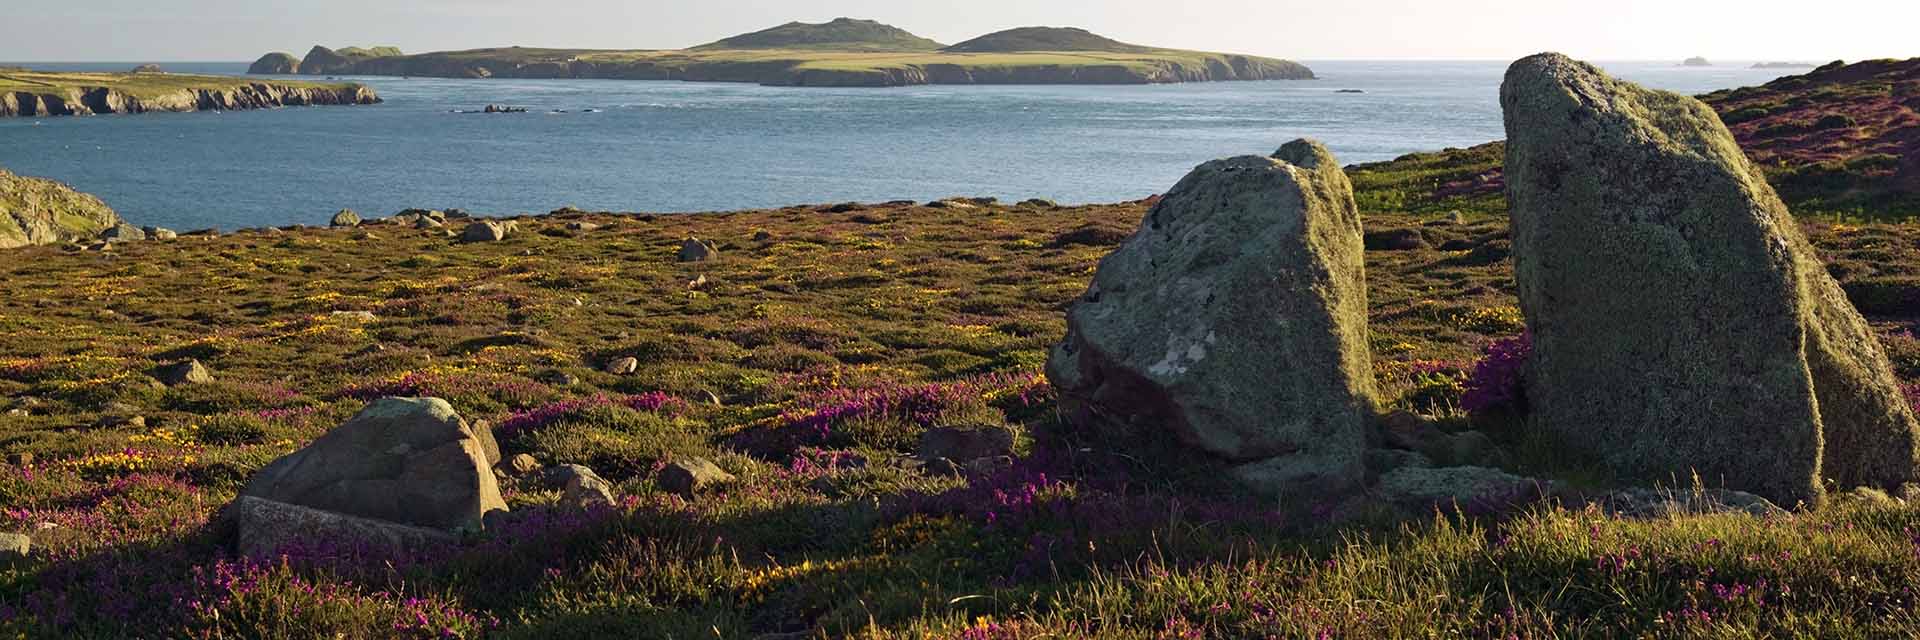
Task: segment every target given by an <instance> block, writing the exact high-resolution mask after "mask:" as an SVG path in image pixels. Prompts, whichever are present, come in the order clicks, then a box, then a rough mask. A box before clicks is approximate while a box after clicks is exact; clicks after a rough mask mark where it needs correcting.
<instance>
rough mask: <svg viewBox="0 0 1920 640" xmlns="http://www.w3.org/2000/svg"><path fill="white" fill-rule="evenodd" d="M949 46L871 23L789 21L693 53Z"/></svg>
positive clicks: (917, 48) (901, 49)
mask: <svg viewBox="0 0 1920 640" xmlns="http://www.w3.org/2000/svg"><path fill="white" fill-rule="evenodd" d="M944 46H946V45H943V44H940V43H938V42H934V41H932V40H928V39H926V38H922V37H920V36H917V35H914V34H913V33H912V32H909V31H907V30H905V29H901V28H899V27H895V26H892V25H887V24H881V23H879V22H875V21H872V20H856V19H853V18H836V19H834V20H833V21H831V22H825V23H820V24H809V23H805V22H789V23H786V24H783V25H780V26H777V27H773V28H770V29H763V30H760V31H755V32H753V33H745V34H741V35H737V36H733V37H731V38H724V39H721V40H718V41H715V42H710V43H707V44H703V45H700V46H697V47H693V48H692V49H691V50H693V51H703V50H715V49H734V50H737V49H799V50H828V51H936V50H939V49H940V48H941V47H944Z"/></svg>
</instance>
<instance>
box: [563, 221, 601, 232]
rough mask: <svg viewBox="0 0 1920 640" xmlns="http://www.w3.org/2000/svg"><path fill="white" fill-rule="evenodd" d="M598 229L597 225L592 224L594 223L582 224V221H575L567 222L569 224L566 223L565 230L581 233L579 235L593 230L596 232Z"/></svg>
mask: <svg viewBox="0 0 1920 640" xmlns="http://www.w3.org/2000/svg"><path fill="white" fill-rule="evenodd" d="M599 228H600V225H597V224H594V223H591V222H582V221H577V220H576V221H574V222H569V223H567V230H568V231H578V232H581V233H585V232H588V231H595V230H598V229H599Z"/></svg>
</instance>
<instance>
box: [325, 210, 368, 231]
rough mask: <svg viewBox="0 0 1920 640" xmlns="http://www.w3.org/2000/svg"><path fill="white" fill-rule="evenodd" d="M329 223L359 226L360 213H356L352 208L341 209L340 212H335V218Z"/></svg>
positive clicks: (338, 225)
mask: <svg viewBox="0 0 1920 640" xmlns="http://www.w3.org/2000/svg"><path fill="white" fill-rule="evenodd" d="M328 224H329V225H332V226H335V227H358V226H360V214H358V213H354V212H353V210H352V209H341V210H340V212H339V213H336V214H333V220H332V221H330V222H328Z"/></svg>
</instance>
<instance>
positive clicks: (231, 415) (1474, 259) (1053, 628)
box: [0, 165, 1920, 639]
mask: <svg viewBox="0 0 1920 640" xmlns="http://www.w3.org/2000/svg"><path fill="white" fill-rule="evenodd" d="M1422 166H1423V167H1425V165H1422ZM1431 171H1437V170H1436V169H1432V168H1431V167H1426V168H1420V169H1418V170H1414V169H1409V170H1408V173H1407V175H1409V176H1415V175H1418V176H1426V177H1432V176H1433V175H1439V174H1430V172H1431ZM1419 179H1420V180H1424V179H1426V178H1425V177H1423V178H1419ZM1362 182H1363V183H1364V180H1363V181H1362ZM1373 188H1380V187H1369V189H1373ZM1381 198H1383V196H1380V195H1378V194H1363V195H1362V201H1363V202H1379V201H1382V200H1381ZM1367 209H1368V210H1367V212H1366V221H1365V222H1366V224H1367V226H1368V228H1369V230H1370V231H1374V232H1387V231H1397V232H1402V235H1404V234H1405V233H1406V232H1411V233H1412V234H1413V235H1414V236H1416V237H1417V242H1402V243H1400V244H1399V245H1398V246H1401V247H1404V249H1403V250H1392V251H1388V250H1372V251H1369V252H1368V254H1367V258H1368V265H1367V266H1368V278H1369V287H1370V297H1371V303H1372V304H1371V307H1372V309H1371V322H1372V327H1373V336H1372V345H1373V348H1374V353H1375V360H1376V367H1377V375H1378V377H1379V379H1380V381H1381V382H1382V384H1383V387H1384V388H1385V389H1386V390H1387V393H1388V394H1389V395H1390V396H1391V397H1392V398H1394V400H1393V405H1394V407H1396V408H1411V409H1419V410H1422V411H1426V412H1428V413H1434V414H1439V415H1442V416H1449V417H1451V419H1453V420H1455V421H1456V422H1462V423H1464V422H1467V421H1468V420H1470V419H1469V418H1468V417H1466V416H1465V415H1463V414H1461V413H1460V412H1458V410H1457V409H1455V407H1457V406H1458V402H1459V393H1460V388H1459V387H1460V384H1461V381H1462V380H1463V379H1464V376H1465V375H1466V371H1467V370H1468V369H1469V368H1471V367H1472V365H1473V362H1474V360H1475V359H1476V358H1477V357H1478V354H1479V352H1480V350H1481V349H1483V348H1484V347H1485V346H1486V345H1487V344H1488V343H1490V342H1491V341H1493V340H1496V339H1500V338H1503V337H1507V336H1511V335H1513V334H1516V333H1518V332H1519V331H1520V330H1521V327H1520V322H1519V318H1518V312H1517V310H1516V309H1514V306H1515V304H1516V303H1515V298H1514V295H1513V292H1512V274H1511V266H1510V262H1509V261H1508V260H1507V258H1506V255H1505V254H1506V252H1505V249H1504V247H1503V244H1504V243H1505V242H1506V239H1505V224H1504V222H1503V221H1502V220H1500V219H1499V218H1498V217H1495V216H1491V215H1483V213H1484V212H1468V213H1465V214H1463V215H1462V216H1459V217H1458V219H1456V217H1455V216H1452V215H1444V214H1443V215H1409V214H1404V213H1397V212H1390V211H1386V210H1380V209H1375V208H1372V207H1368V208H1367ZM1144 214H1145V205H1143V204H1139V203H1134V204H1123V205H1110V206H1087V207H1072V208H1064V209H1051V208H1033V207H999V206H995V207H985V208H975V209H954V208H948V209H931V208H923V207H881V206H875V207H865V208H856V209H855V210H852V211H842V212H839V213H829V212H827V211H826V210H825V209H824V208H812V207H797V208H790V209H782V210H771V211H752V212H737V213H718V214H705V215H674V216H643V215H610V214H585V213H562V214H556V215H553V216H546V217H539V218H525V219H522V220H521V221H520V222H519V231H518V232H516V233H515V234H513V235H511V236H509V237H508V238H507V239H506V240H505V241H502V242H498V243H483V244H455V243H453V242H452V241H450V240H449V239H448V238H447V237H446V236H445V235H444V234H442V233H439V232H436V231H425V230H415V229H413V228H411V227H401V226H395V225H379V226H369V227H366V228H362V229H305V230H294V231H287V232H284V233H277V232H276V233H267V232H260V231H250V232H242V233H234V234H228V235H224V236H220V237H197V236H187V237H182V238H180V239H178V240H174V241H167V242H139V243H128V244H124V245H121V246H119V247H118V248H116V249H115V250H113V251H112V252H107V253H101V252H78V251H68V250H64V249H60V248H53V247H35V248H28V249H23V250H19V251H14V252H10V253H8V254H7V255H6V258H7V260H6V261H4V262H0V398H3V399H0V409H13V408H19V409H23V410H24V412H25V413H26V414H27V415H9V414H0V453H3V454H4V455H5V456H6V459H7V460H8V461H9V462H8V463H7V464H5V465H3V466H0V531H35V540H36V543H37V544H39V545H41V546H43V547H45V548H46V549H47V550H48V551H49V553H48V554H47V555H43V556H37V557H35V558H34V559H33V560H30V561H28V562H27V563H25V564H23V565H20V566H17V567H14V568H0V613H3V615H0V634H5V635H8V636H14V635H22V636H26V637H130V636H132V637H198V638H308V637H394V636H398V637H420V638H427V637H434V638H442V637H467V638H473V637H506V638H520V637H525V638H551V637H673V638H695V637H700V638H715V637H718V638H752V637H757V636H761V635H762V634H774V633H791V634H795V635H794V636H792V637H848V636H856V635H857V636H862V637H875V638H968V639H994V638H1007V639H1026V638H1036V637H1106V638H1192V637H1254V638H1259V637H1274V638H1297V637H1340V638H1401V637H1429V636H1438V637H1450V636H1466V637H1503V638H1504V637H1522V638H1548V637H1594V636H1601V637H1606V636H1616V637H1642V636H1659V637H1729V636H1732V637H1768V636H1773V637H1779V636H1805V637H1841V638H1844V637H1857V638H1875V637H1903V636H1911V635H1913V634H1915V633H1920V620H1916V618H1915V615H1914V601H1913V598H1914V594H1913V593H1912V591H1911V589H1912V585H1913V584H1916V582H1917V581H1920V535H1916V531H1917V530H1920V508H1915V507H1910V506H1904V505H1902V504H1899V503H1896V502H1894V501H1892V500H1888V499H1881V498H1880V497H1878V496H1860V497H1852V498H1847V499H1843V500H1841V501H1839V504H1838V505H1837V506H1835V507H1833V508H1830V509H1827V510H1824V511H1821V512H1818V513H1811V514H1797V515H1793V516H1785V517H1772V518H1767V519H1756V518H1753V517H1750V516H1733V515H1718V516H1692V517H1675V518H1661V519H1654V520H1648V521H1626V520H1618V519H1613V518H1609V517H1606V516H1602V515H1599V514H1596V513H1590V512H1582V511H1568V510H1563V509H1557V508H1554V507H1551V506H1542V507H1539V508H1536V509H1533V510H1530V511H1529V512H1527V513H1525V514H1522V515H1519V516H1517V517H1512V518H1506V519H1500V518H1490V517H1484V516H1473V515H1466V514H1458V513H1448V514H1436V515H1435V516H1434V517H1433V518H1432V519H1430V520H1422V521H1418V522H1413V523H1409V524H1404V525H1399V524H1379V525H1372V526H1360V527H1357V528H1351V529H1346V530H1343V531H1327V530H1321V529H1317V528H1316V527H1314V526H1313V523H1311V522H1292V521H1283V520H1280V519H1279V518H1278V517H1277V516H1275V515H1274V514H1273V512H1272V511H1271V509H1270V508H1269V507H1270V505H1264V504H1262V503H1261V502H1260V501H1257V500H1253V499H1249V498H1247V497H1246V496H1243V495H1238V494H1236V493H1234V492H1233V491H1232V490H1230V489H1227V488H1223V487H1219V486H1216V485H1214V484H1212V483H1211V481H1210V479H1209V478H1208V477H1204V476H1205V474H1204V473H1202V472H1198V471H1195V472H1188V473H1183V472H1180V471H1178V470H1168V469H1166V468H1164V467H1163V466H1162V465H1150V464H1146V463H1144V462H1143V461H1141V460H1139V459H1138V458H1135V457H1130V456H1129V455H1128V454H1126V453H1124V452H1122V451H1119V450H1118V448H1117V446H1116V443H1112V442H1102V441H1097V440H1088V439H1085V438H1083V437H1080V436H1078V435H1077V434H1075V433H1074V432H1073V431H1071V430H1069V429H1066V428H1064V427H1062V426H1061V425H1060V424H1058V422H1057V421H1056V419H1055V417H1054V415H1053V401H1052V398H1051V395H1050V392H1049V391H1048V389H1047V387H1046V385H1045V383H1044V381H1043V380H1042V379H1041V378H1040V377H1039V376H1038V375H1037V373H1038V370H1039V368H1040V366H1041V364H1042V362H1043V361H1044V359H1045V357H1046V352H1047V349H1048V347H1049V345H1051V344H1052V343H1054V342H1055V341H1057V340H1059V339H1060V338H1061V337H1062V334H1063V332H1064V327H1063V323H1062V320H1061V317H1062V310H1063V307H1064V305H1066V304H1067V303H1068V302H1069V301H1071V300H1072V299H1074V298H1075V297H1077V296H1078V295H1080V294H1081V293H1082V290H1083V288H1084V287H1085V285H1086V283H1087V281H1088V280H1089V278H1090V276H1091V274H1092V271H1093V269H1094V268H1095V266H1096V265H1097V263H1098V261H1099V259H1100V258H1101V257H1102V256H1104V255H1105V254H1107V253H1108V252H1110V251H1111V250H1113V248H1114V247H1115V246H1117V245H1118V243H1119V242H1120V240H1122V239H1123V238H1125V237H1126V235H1127V234H1128V233H1130V232H1131V231H1132V229H1133V228H1134V227H1135V226H1136V225H1137V224H1138V222H1139V220H1140V219H1141V217H1142V216H1143V215H1144ZM569 222H590V223H595V224H599V225H603V226H601V227H600V228H597V229H594V230H590V231H579V230H571V229H568V228H567V226H566V225H567V223H569ZM1808 228H1809V231H1810V233H1811V235H1812V237H1813V239H1814V241H1815V242H1816V244H1818V245H1819V247H1820V248H1821V250H1822V252H1823V255H1824V256H1825V257H1826V258H1827V259H1828V260H1829V262H1830V263H1831V264H1834V265H1836V268H1844V269H1847V270H1851V271H1852V272H1853V275H1851V276H1849V277H1848V280H1849V281H1850V282H1857V281H1859V279H1862V278H1878V279H1880V280H1883V281H1885V282H1887V283H1889V284H1887V285H1886V289H1885V291H1884V292H1883V294H1884V295H1885V296H1886V298H1885V300H1884V301H1883V302H1882V303H1881V306H1867V305H1863V306H1864V307H1866V308H1867V309H1868V311H1869V312H1870V313H1875V314H1876V315H1877V317H1879V318H1880V319H1881V323H1880V324H1881V326H1882V327H1883V328H1884V329H1885V341H1886V344H1887V346H1888V348H1889V350H1890V351H1892V352H1893V353H1894V355H1895V361H1896V364H1897V366H1899V367H1900V368H1901V370H1900V374H1901V375H1902V376H1903V379H1906V380H1908V381H1913V380H1915V379H1916V376H1920V341H1916V340H1915V339H1914V338H1913V337H1912V336H1911V334H1907V333H1903V332H1902V331H1901V330H1900V329H1901V327H1903V326H1904V321H1903V320H1900V319H1901V318H1907V317H1913V316H1916V315H1920V306H1916V307H1912V308H1908V307H1903V306H1901V304H1900V303H1901V301H1903V300H1908V299H1909V298H1906V297H1904V296H1905V295H1906V294H1907V293H1908V292H1910V291H1913V290H1915V288H1914V287H1915V286H1914V285H1911V284H1903V283H1910V282H1914V281H1917V280H1920V273H1916V272H1915V268H1913V267H1910V266H1908V265H1915V264H1920V255H1915V254H1916V253H1920V249H1916V248H1915V247H1920V242H1917V241H1920V226H1908V225H1858V226H1848V225H1832V224H1828V223H1812V224H1809V225H1808ZM689 236H697V237H699V238H702V239H705V240H708V241H711V242H714V243H716V244H717V245H718V246H719V248H720V253H719V257H718V258H717V259H715V260H712V261H709V262H701V263H681V262H676V261H675V257H674V256H675V253H676V251H677V250H678V248H679V243H680V241H681V240H682V239H684V238H686V237H689ZM1840 265H1847V266H1844V267H1842V266H1840ZM1903 278H1905V279H1906V280H1902V279H1903ZM1852 290H1853V289H1850V291H1852ZM1912 299H1915V300H1920V297H1915V298H1912ZM362 312H364V313H362ZM625 356H631V357H635V358H638V359H639V360H640V363H641V364H640V368H639V371H638V372H637V373H635V374H633V375H625V376H617V375H612V374H608V373H604V372H602V371H601V367H602V365H603V364H604V363H606V362H607V361H609V360H611V359H613V358H618V357H625ZM185 358H195V359H198V360H200V361H202V362H203V363H206V365H207V366H208V367H209V368H210V369H211V370H212V372H213V375H214V377H215V380H214V381H213V382H211V383H207V384H201V385H186V386H179V387H172V388H165V387H161V386H157V385H156V383H155V381H154V380H153V379H152V377H151V373H152V370H153V368H154V367H155V366H157V365H160V364H164V363H169V362H174V361H178V360H181V359H185ZM384 395H432V396H438V397H442V398H446V399H447V400H449V401H450V402H451V403H452V404H453V406H454V407H455V408H456V409H457V410H459V411H460V412H461V413H462V414H463V415H465V416H466V417H467V418H469V419H487V420H490V421H492V422H493V423H494V424H495V425H496V427H495V432H496V434H497V436H498V437H499V439H500V442H501V446H502V448H503V449H504V450H505V453H506V455H509V456H511V455H513V454H516V453H530V454H533V455H535V456H538V457H539V458H541V459H542V460H543V461H546V462H549V463H560V462H578V463H583V464H588V465H590V466H592V467H593V468H594V469H596V470H598V471H599V472H600V473H601V474H602V475H604V476H606V477H607V478H608V479H610V480H612V481H615V482H617V483H618V484H620V486H621V489H622V491H623V492H624V493H625V494H626V496H627V498H626V499H625V500H624V501H623V502H622V504H621V505H620V506H618V507H615V508H608V509H597V510H590V511H579V510H574V509H570V508H564V507H560V506H558V505H557V504H556V502H557V500H558V494H557V493H556V492H554V491H552V490H550V489H548V488H545V487H542V486H539V485H538V484H536V483H533V482H522V481H519V480H508V481H506V484H505V486H504V489H505V492H506V496H507V500H508V502H509V504H510V505H511V506H512V507H513V509H514V510H515V511H516V512H519V513H521V514H523V517H524V518H525V519H524V520H522V521H521V522H520V523H518V524H516V525H514V526H511V527H505V528H497V529H495V530H492V531H489V532H488V533H486V534H482V535H481V536H479V537H478V538H476V539H474V540H472V541H471V546H468V547H465V548H464V549H463V550H461V551H458V552H455V553H452V554H451V555H449V556H447V557H434V558H422V559H396V560H395V561H394V562H392V563H390V564H378V565H374V566H338V565H328V566H311V565H309V564H306V563H302V562H300V561H298V560H287V561H283V562H276V561H264V562H263V561H253V560H242V559H229V558H226V557H224V555H223V554H222V552H221V551H220V549H219V547H218V545H217V543H216V540H217V537H218V531H216V530H214V529H213V528H210V527H208V526H207V524H208V522H209V519H210V518H211V516H212V515H213V513H214V510H215V509H217V508H218V507H219V506H220V505H222V504H224V503H225V502H226V501H228V500H229V499H231V498H232V497H233V495H234V494H235V492H236V491H237V490H238V488H239V487H240V485H241V483H243V482H244V481H245V479H246V478H247V477H248V476H249V475H250V474H251V473H252V472H253V471H254V470H256V469H258V468H259V467H261V466H262V465H264V464H265V463H266V462H268V461H269V460H271V459H273V458H275V457H277V456H280V455H283V454H285V453H287V452H290V451H292V450H294V449H296V448H298V447H300V446H302V445H303V444H304V443H306V442H307V441H309V440H311V439H313V438H314V437H316V436H317V435H319V434H321V433H323V432H325V430H327V429H328V428H330V427H331V426H333V425H336V424H339V423H340V422H342V421H343V420H345V419H346V418H347V417H348V416H350V415H352V414H353V413H354V412H356V411H357V410H358V409H359V408H360V407H361V406H363V404H364V402H365V401H367V400H368V399H370V398H375V397H379V396H384ZM130 415H139V416H142V417H144V418H145V424H144V425H138V426H135V425H132V424H128V423H125V422H123V421H120V420H118V419H120V418H125V417H127V416H130ZM951 424H1005V425H1008V426H1011V427H1013V428H1014V429H1015V430H1016V431H1017V432H1018V434H1019V438H1018V444H1017V446H1016V449H1017V456H1016V457H1017V459H1016V461H1015V462H1014V463H1013V465H1012V466H1011V467H1006V468H998V469H988V470H983V471H980V472H976V473H971V474H968V475H964V476H961V477H948V476H940V475H934V474H929V473H926V472H924V471H922V470H915V469H913V468H911V467H909V466H905V465H901V464H899V463H897V462H896V460H897V459H898V456H899V455H900V454H903V453H907V452H910V451H912V450H913V447H914V443H915V441H916V439H917V437H918V435H919V434H920V433H921V432H923V431H924V430H926V429H927V428H929V427H931V426H937V425H951ZM23 455H31V457H32V461H31V462H26V461H24V460H23V459H22V456H23ZM692 455H698V456H705V457H708V458H710V459H712V460H714V461H716V462H717V463H719V464H720V465H721V466H722V467H724V468H726V469H727V470H728V471H731V472H733V473H735V474H736V475H738V476H740V481H739V482H738V483H737V484H735V485H734V486H732V487H728V488H726V489H724V490H721V491H717V492H712V493H706V494H702V495H700V496H699V497H697V498H695V499H693V500H686V499H683V498H681V497H679V496H677V495H671V494H668V493H665V492H662V491H659V490H658V489H657V488H656V486H655V481H654V476H653V473H654V471H655V470H656V469H657V468H658V467H659V466H660V464H662V463H663V462H664V461H666V460H667V459H669V458H674V457H681V456H692ZM41 523H49V524H50V525H51V527H42V526H41ZM36 529H38V530H37V531H36Z"/></svg>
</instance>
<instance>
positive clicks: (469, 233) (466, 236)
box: [460, 220, 508, 242]
mask: <svg viewBox="0 0 1920 640" xmlns="http://www.w3.org/2000/svg"><path fill="white" fill-rule="evenodd" d="M507 231H508V227H507V225H505V224H502V223H499V222H494V221H492V220H481V221H479V222H475V223H473V224H469V225H467V228H466V229H465V230H463V231H461V232H460V241H461V242H499V241H501V240H505V239H507Z"/></svg>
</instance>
